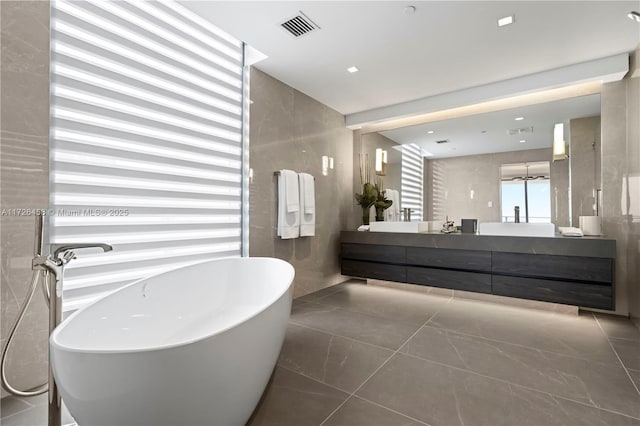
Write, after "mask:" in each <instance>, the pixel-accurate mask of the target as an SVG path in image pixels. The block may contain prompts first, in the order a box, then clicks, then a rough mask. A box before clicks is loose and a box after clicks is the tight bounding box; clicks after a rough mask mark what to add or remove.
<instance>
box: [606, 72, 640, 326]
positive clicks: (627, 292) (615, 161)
mask: <svg viewBox="0 0 640 426" xmlns="http://www.w3.org/2000/svg"><path fill="white" fill-rule="evenodd" d="M637 80H638V78H635V79H629V78H625V79H623V80H622V81H618V82H613V83H607V84H604V85H603V87H602V198H603V202H602V222H603V232H604V234H605V236H606V237H608V238H615V240H616V242H617V257H616V269H615V277H616V313H618V314H621V315H628V314H629V312H630V311H631V312H632V314H633V312H634V311H635V312H636V313H635V314H634V315H636V316H637V315H638V311H637V310H636V309H638V306H637V303H638V301H637V297H638V286H639V285H640V284H639V281H638V271H637V264H638V262H640V255H639V251H640V247H639V246H638V245H639V240H640V239H639V238H638V236H639V235H640V229H639V225H640V212H636V213H635V215H634V214H633V210H634V209H633V206H637V205H638V203H640V190H639V189H638V187H637V186H636V185H635V184H633V181H634V177H635V176H640V173H639V172H640V159H639V158H638V153H639V152H640V149H639V147H638V145H639V144H640V142H639V140H638V131H637V127H638V96H639V95H638V92H637V91H638V82H637ZM634 111H635V116H632V115H631V114H632V113H633V112H634ZM629 183H631V184H629Z"/></svg>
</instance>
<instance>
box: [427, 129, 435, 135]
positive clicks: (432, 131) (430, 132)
mask: <svg viewBox="0 0 640 426" xmlns="http://www.w3.org/2000/svg"><path fill="white" fill-rule="evenodd" d="M427 133H429V134H430V135H432V134H434V133H435V131H434V130H427Z"/></svg>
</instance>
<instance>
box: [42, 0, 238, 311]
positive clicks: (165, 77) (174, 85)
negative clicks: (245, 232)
mask: <svg viewBox="0 0 640 426" xmlns="http://www.w3.org/2000/svg"><path fill="white" fill-rule="evenodd" d="M51 23H52V31H53V37H52V43H51V50H52V52H51V54H52V55H51V57H52V59H51V82H52V107H51V115H52V117H51V122H52V131H51V135H52V148H51V150H52V151H51V170H52V174H51V189H52V197H51V200H52V201H51V203H52V205H51V207H52V211H54V212H55V215H52V216H51V219H50V242H51V243H81V242H98V243H108V244H111V245H113V247H114V250H113V251H112V252H110V253H98V252H97V251H93V252H89V251H83V252H81V253H78V258H77V259H75V260H73V261H72V262H71V263H69V264H68V265H67V267H66V271H65V280H64V289H63V300H64V310H65V311H69V310H74V309H77V308H80V307H82V306H84V305H85V304H87V303H90V302H92V301H94V300H96V299H97V298H99V297H101V296H102V295H104V294H106V293H108V292H110V291H112V290H114V289H116V288H119V287H121V286H123V285H125V284H127V283H130V282H132V281H133V280H136V279H139V278H142V277H145V276H148V275H151V274H154V273H158V272H162V271H165V270H169V269H173V268H176V267H179V266H182V265H187V264H189V263H192V262H196V261H201V260H205V259H211V258H218V257H229V256H240V255H241V248H242V247H241V246H242V244H241V242H242V195H243V194H242V188H243V174H242V170H243V164H242V163H243V111H244V107H245V105H244V104H243V93H244V92H243V90H244V89H246V87H244V74H243V72H244V71H243V49H244V46H243V44H242V43H241V42H240V41H238V40H236V39H234V38H232V37H230V36H229V35H227V34H226V33H224V32H222V31H220V30H219V29H217V28H215V27H213V26H212V25H211V24H210V23H208V22H206V21H204V20H202V19H201V18H199V17H198V16H197V15H195V14H193V13H192V12H190V11H189V10H187V9H185V8H184V7H182V6H181V5H179V4H178V3H176V2H174V1H172V0H171V1H153V2H147V1H139V0H134V1H105V0H97V1H59V0H58V1H55V2H52V19H51Z"/></svg>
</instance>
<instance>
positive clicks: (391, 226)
mask: <svg viewBox="0 0 640 426" xmlns="http://www.w3.org/2000/svg"><path fill="white" fill-rule="evenodd" d="M369 231H370V232H411V233H418V232H428V231H429V222H371V223H370V224H369Z"/></svg>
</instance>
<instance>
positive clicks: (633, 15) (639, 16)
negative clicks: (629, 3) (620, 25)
mask: <svg viewBox="0 0 640 426" xmlns="http://www.w3.org/2000/svg"><path fill="white" fill-rule="evenodd" d="M627 16H628V17H629V19H633V20H634V21H636V22H640V12H636V11H635V10H632V11H631V12H629V13H628V14H627Z"/></svg>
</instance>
